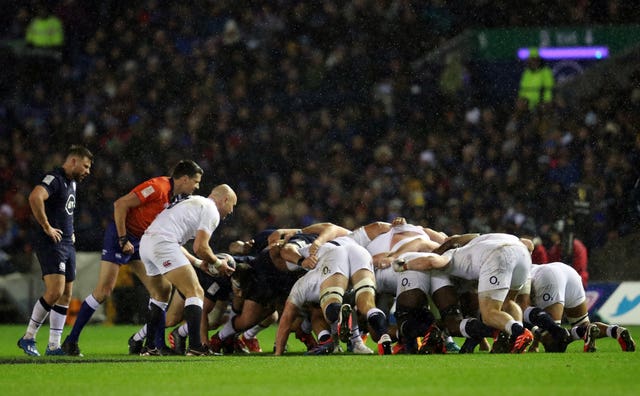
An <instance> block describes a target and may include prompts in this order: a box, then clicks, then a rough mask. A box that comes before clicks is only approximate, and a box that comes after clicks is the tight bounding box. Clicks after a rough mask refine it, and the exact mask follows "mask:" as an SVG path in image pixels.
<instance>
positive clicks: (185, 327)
mask: <svg viewBox="0 0 640 396" xmlns="http://www.w3.org/2000/svg"><path fill="white" fill-rule="evenodd" d="M178 334H179V335H180V337H187V336H188V335H189V326H188V325H187V324H186V323H183V324H182V326H180V327H178Z"/></svg>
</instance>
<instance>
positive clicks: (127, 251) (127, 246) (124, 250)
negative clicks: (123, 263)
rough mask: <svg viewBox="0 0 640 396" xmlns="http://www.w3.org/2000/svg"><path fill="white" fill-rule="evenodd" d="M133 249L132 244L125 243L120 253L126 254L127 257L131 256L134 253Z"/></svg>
mask: <svg viewBox="0 0 640 396" xmlns="http://www.w3.org/2000/svg"><path fill="white" fill-rule="evenodd" d="M134 250H135V249H134V248H133V244H132V243H131V242H129V241H127V242H126V243H125V244H124V245H123V246H122V253H124V254H127V255H132V254H133V252H134Z"/></svg>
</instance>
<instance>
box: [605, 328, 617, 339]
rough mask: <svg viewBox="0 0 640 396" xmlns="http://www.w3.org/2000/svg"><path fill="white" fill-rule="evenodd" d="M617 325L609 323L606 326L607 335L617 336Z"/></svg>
mask: <svg viewBox="0 0 640 396" xmlns="http://www.w3.org/2000/svg"><path fill="white" fill-rule="evenodd" d="M618 328H619V326H618V325H611V326H609V327H607V332H606V333H607V337H611V338H618Z"/></svg>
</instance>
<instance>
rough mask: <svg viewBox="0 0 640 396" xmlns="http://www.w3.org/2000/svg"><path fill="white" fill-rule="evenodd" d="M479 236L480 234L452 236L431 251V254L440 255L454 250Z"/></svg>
mask: <svg viewBox="0 0 640 396" xmlns="http://www.w3.org/2000/svg"><path fill="white" fill-rule="evenodd" d="M478 236H480V234H462V235H452V236H450V237H447V239H445V241H444V242H443V243H442V245H440V247H438V248H437V249H434V250H433V253H437V254H442V253H444V252H446V251H447V250H449V249H456V248H459V247H460V246H464V245H466V244H467V243H469V242H470V241H471V240H472V239H474V238H476V237H478Z"/></svg>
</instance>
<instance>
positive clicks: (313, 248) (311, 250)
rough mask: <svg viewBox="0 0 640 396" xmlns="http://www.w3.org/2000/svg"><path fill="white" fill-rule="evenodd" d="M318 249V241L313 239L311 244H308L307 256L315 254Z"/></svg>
mask: <svg viewBox="0 0 640 396" xmlns="http://www.w3.org/2000/svg"><path fill="white" fill-rule="evenodd" d="M318 249H320V242H318V241H317V240H315V241H313V243H312V244H311V246H309V256H315V255H316V253H317V252H318Z"/></svg>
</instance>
